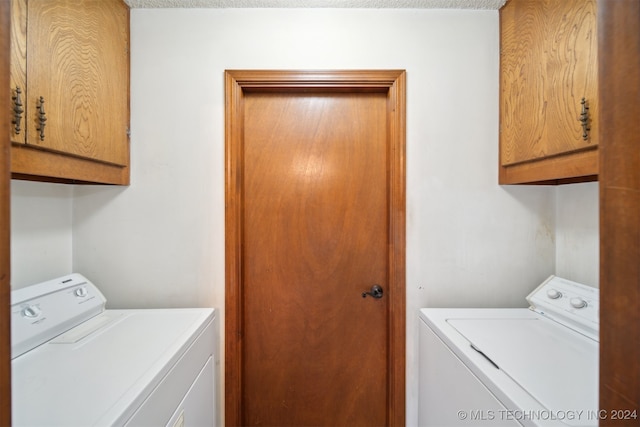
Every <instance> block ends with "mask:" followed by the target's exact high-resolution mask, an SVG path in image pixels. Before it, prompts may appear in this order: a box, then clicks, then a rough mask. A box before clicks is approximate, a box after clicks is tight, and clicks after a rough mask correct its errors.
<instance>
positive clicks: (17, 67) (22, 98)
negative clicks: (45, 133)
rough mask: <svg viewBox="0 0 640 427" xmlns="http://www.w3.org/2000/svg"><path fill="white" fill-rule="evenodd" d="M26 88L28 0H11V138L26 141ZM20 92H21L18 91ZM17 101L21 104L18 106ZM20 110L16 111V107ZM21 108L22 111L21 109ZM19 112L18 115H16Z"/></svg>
mask: <svg viewBox="0 0 640 427" xmlns="http://www.w3.org/2000/svg"><path fill="white" fill-rule="evenodd" d="M26 90H27V3H26V0H11V74H10V93H11V98H12V102H11V110H10V111H9V117H11V122H12V123H11V130H10V140H11V141H12V142H15V143H19V144H24V143H25V142H26V139H25V135H26V129H25V125H26V120H25V110H26V99H27V95H26ZM18 92H19V93H18ZM16 102H18V103H19V105H17V106H16ZM16 107H17V108H18V111H15V108H16ZM20 110H21V111H20ZM16 113H17V116H16Z"/></svg>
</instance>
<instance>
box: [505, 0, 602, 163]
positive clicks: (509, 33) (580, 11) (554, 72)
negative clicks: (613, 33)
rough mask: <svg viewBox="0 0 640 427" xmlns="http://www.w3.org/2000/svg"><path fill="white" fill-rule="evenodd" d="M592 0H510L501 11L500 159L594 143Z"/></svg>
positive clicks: (532, 157)
mask: <svg viewBox="0 0 640 427" xmlns="http://www.w3.org/2000/svg"><path fill="white" fill-rule="evenodd" d="M595 13H596V4H595V0H562V1H558V0H511V1H510V2H509V3H507V5H506V6H505V7H504V8H503V9H502V10H501V55H500V58H501V60H500V61H501V62H500V66H501V77H500V79H501V80H500V87H501V89H500V103H501V128H500V132H501V134H500V140H501V159H500V162H501V165H503V166H509V165H517V164H521V163H526V162H531V161H536V160H541V159H545V158H548V157H554V156H558V155H563V154H567V153H572V152H576V151H581V150H585V149H590V148H595V147H596V146H597V130H596V121H595V120H593V121H590V122H589V127H590V128H591V131H590V132H589V136H588V138H587V139H586V140H584V139H583V137H582V135H583V131H582V126H581V123H580V121H579V118H580V113H581V104H580V100H581V99H582V98H583V97H584V98H586V100H587V105H588V107H589V115H590V117H597V110H598V106H597V38H596V16H595Z"/></svg>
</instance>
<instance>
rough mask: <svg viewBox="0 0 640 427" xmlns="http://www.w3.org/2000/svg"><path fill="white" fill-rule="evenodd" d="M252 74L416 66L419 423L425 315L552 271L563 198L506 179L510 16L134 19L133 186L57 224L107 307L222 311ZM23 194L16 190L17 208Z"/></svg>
mask: <svg viewBox="0 0 640 427" xmlns="http://www.w3.org/2000/svg"><path fill="white" fill-rule="evenodd" d="M243 68H247V69H255V68H267V69H268V68H270V69H350V68H363V69H369V68H371V69H391V68H393V69H398V68H400V69H406V70H407V78H408V80H407V87H408V94H407V425H409V426H411V425H415V424H416V423H417V382H416V378H417V363H416V356H417V355H416V353H417V327H416V311H417V309H418V308H419V307H427V306H432V307H433V306H482V307H484V306H495V307H503V306H525V300H524V298H525V296H526V295H527V293H528V292H529V291H530V290H531V289H533V288H534V287H535V286H536V285H537V284H538V283H540V282H541V281H542V280H543V279H544V278H546V277H547V276H548V275H549V274H552V273H553V272H554V271H555V265H556V250H555V244H556V242H555V228H556V224H555V221H556V219H555V216H556V202H557V201H556V189H555V188H553V187H546V186H541V187H528V186H522V187H500V186H498V185H497V181H498V177H497V164H498V151H497V150H498V12H497V11H454V10H389V9H385V10H375V9H371V10H350V9H340V10H332V9H316V10H305V9H288V10H278V9H254V10H251V9H201V10H198V9H166V10H162V9H134V10H132V11H131V127H132V139H131V159H132V176H131V186H129V187H126V188H121V187H100V186H76V187H73V195H72V197H69V196H68V194H66V193H65V194H54V198H59V199H60V200H59V202H60V203H61V204H64V205H66V204H67V203H69V200H70V199H72V214H69V215H68V216H67V218H72V225H73V233H71V232H70V231H69V229H68V227H62V226H60V229H64V230H65V233H66V236H67V238H69V236H72V239H73V251H72V269H73V271H78V272H80V273H84V274H86V275H87V276H88V277H89V278H91V279H92V280H94V281H95V282H96V284H97V285H98V286H99V287H100V288H101V289H102V290H103V292H104V294H105V296H106V297H107V300H108V306H109V307H111V308H127V307H185V306H214V307H218V308H220V309H221V310H223V309H224V277H225V276H224V82H223V72H224V70H225V69H243ZM36 185H43V184H36ZM42 188H43V192H46V193H47V194H48V192H49V191H50V188H49V187H42ZM566 194H567V195H569V194H572V190H570V189H568V190H567V191H566ZM25 196H26V195H24V194H20V193H16V192H14V194H13V197H12V202H15V203H16V204H17V205H20V206H22V205H23V204H24V203H25V202H26V200H25ZM41 203H43V204H44V203H45V202H44V201H43V202H41ZM596 203H597V202H596ZM20 209H21V208H20ZM21 210H22V209H21ZM16 226H17V224H15V223H14V225H13V232H14V235H15V234H16V231H20V230H16V229H15V228H16ZM14 237H17V240H18V241H22V240H23V239H24V243H25V245H24V246H28V245H27V244H26V243H28V241H27V240H26V236H22V235H19V236H14ZM14 240H16V239H15V238H14ZM16 243H18V242H16ZM12 250H15V251H17V252H20V254H19V255H17V256H19V257H20V258H22V259H23V261H24V260H26V258H27V257H28V255H27V253H28V252H27V248H25V247H22V246H21V247H15V246H12ZM69 252H71V250H70V249H69ZM14 268H15V269H16V270H26V269H28V268H27V263H26V262H22V261H21V262H20V263H18V264H14ZM64 268H68V271H65V272H64V273H67V272H71V271H72V269H71V268H69V265H68V262H67V263H66V264H65V267H64ZM47 269H51V270H52V271H53V270H54V268H53V266H51V267H50V268H42V270H47ZM16 270H14V277H15V276H16V275H18V276H20V275H21V273H19V272H18V271H16ZM56 274H57V273H56ZM46 278H47V279H48V278H51V277H46ZM220 324H221V326H222V327H224V319H221V323H220ZM222 336H223V335H222Z"/></svg>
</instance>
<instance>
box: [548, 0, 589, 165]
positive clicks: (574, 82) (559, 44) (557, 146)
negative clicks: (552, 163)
mask: <svg viewBox="0 0 640 427" xmlns="http://www.w3.org/2000/svg"><path fill="white" fill-rule="evenodd" d="M547 22H548V23H549V25H548V27H547V28H548V29H549V33H548V39H549V40H548V41H547V46H548V48H547V55H546V56H547V79H548V80H549V81H550V87H549V89H550V92H549V95H548V96H547V98H548V101H549V120H548V123H549V126H550V127H549V133H548V141H549V144H548V145H549V148H548V150H547V151H548V154H549V155H553V154H558V153H568V152H572V151H577V150H581V149H586V148H590V147H596V146H597V129H596V124H597V122H595V121H591V122H590V123H589V127H590V128H591V131H590V132H588V135H589V136H588V137H587V139H586V140H585V139H583V137H582V135H583V130H582V126H581V123H580V121H579V118H580V113H581V104H580V100H581V99H582V98H583V97H584V98H585V99H586V101H587V106H588V107H589V111H588V112H589V115H590V116H591V117H597V102H598V97H597V92H596V87H597V81H596V79H597V67H598V66H597V64H598V62H597V60H598V59H597V48H598V46H597V38H596V4H595V0H571V1H569V0H563V1H554V2H551V3H549V14H548V19H547Z"/></svg>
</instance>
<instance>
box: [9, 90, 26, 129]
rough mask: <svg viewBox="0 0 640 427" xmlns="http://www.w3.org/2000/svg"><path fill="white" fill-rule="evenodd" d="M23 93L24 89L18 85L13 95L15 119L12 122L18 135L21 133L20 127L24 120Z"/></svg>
mask: <svg viewBox="0 0 640 427" xmlns="http://www.w3.org/2000/svg"><path fill="white" fill-rule="evenodd" d="M21 93H22V89H20V87H18V86H16V94H15V96H12V97H11V100H12V101H13V119H12V120H11V124H13V125H14V126H13V131H14V132H15V134H16V135H20V132H21V131H22V129H20V122H22V113H24V108H22V98H21V97H20V94H21Z"/></svg>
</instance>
